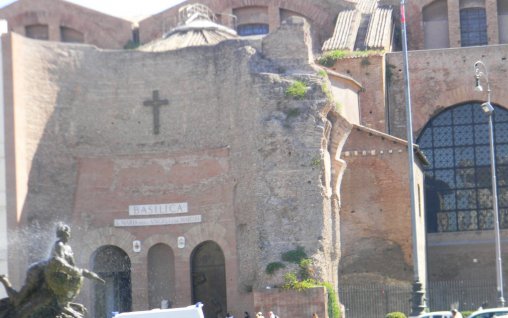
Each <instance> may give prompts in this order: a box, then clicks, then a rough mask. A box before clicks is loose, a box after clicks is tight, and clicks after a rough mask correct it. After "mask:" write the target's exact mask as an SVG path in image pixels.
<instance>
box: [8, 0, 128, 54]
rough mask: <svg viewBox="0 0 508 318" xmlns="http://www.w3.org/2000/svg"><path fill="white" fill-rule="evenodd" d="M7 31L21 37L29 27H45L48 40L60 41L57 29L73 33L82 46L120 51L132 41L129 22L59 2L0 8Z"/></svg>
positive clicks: (24, 0)
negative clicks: (46, 27)
mask: <svg viewBox="0 0 508 318" xmlns="http://www.w3.org/2000/svg"><path fill="white" fill-rule="evenodd" d="M0 19H5V20H7V22H8V27H9V30H10V31H13V32H16V33H19V34H21V35H25V27H26V26H29V25H38V24H40V25H47V26H48V33H49V34H48V35H49V38H48V39H49V40H50V41H58V42H59V41H61V40H62V38H61V34H60V27H68V28H72V29H74V30H77V31H79V32H81V33H83V35H84V43H87V44H92V45H96V46H97V47H100V48H104V49H121V48H123V47H124V46H125V45H126V44H127V42H128V41H129V40H131V39H132V30H131V29H132V22H129V21H126V20H123V19H120V18H116V17H113V16H110V15H107V14H103V13H100V12H97V11H94V10H90V9H88V8H85V7H82V6H79V5H75V4H73V3H70V2H66V1H60V0H19V1H16V2H14V3H12V4H11V5H8V6H6V7H4V8H2V9H0Z"/></svg>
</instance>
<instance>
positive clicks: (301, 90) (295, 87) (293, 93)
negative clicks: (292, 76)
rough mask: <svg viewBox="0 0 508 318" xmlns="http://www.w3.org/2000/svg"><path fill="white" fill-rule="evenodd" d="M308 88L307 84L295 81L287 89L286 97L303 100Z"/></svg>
mask: <svg viewBox="0 0 508 318" xmlns="http://www.w3.org/2000/svg"><path fill="white" fill-rule="evenodd" d="M307 90H308V87H307V85H305V83H303V82H300V81H294V82H293V84H291V85H289V87H288V88H287V89H286V96H290V97H293V98H296V99H302V98H303V97H304V96H305V94H306V93H307Z"/></svg>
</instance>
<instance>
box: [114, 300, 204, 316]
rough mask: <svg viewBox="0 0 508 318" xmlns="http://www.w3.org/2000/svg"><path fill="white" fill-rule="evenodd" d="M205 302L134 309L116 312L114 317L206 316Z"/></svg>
mask: <svg viewBox="0 0 508 318" xmlns="http://www.w3.org/2000/svg"><path fill="white" fill-rule="evenodd" d="M201 307H203V304H201V303H197V304H196V305H192V306H188V307H182V308H172V309H152V310H146V311H133V312H124V313H121V314H116V315H114V316H113V317H114V318H204V315H203V310H202V309H201Z"/></svg>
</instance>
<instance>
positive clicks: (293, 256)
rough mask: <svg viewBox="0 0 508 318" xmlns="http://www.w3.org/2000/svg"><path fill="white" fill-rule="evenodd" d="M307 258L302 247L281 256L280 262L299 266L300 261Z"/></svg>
mask: <svg viewBox="0 0 508 318" xmlns="http://www.w3.org/2000/svg"><path fill="white" fill-rule="evenodd" d="M304 258H307V254H306V253H305V250H304V249H303V246H298V247H297V248H296V249H294V250H291V251H287V252H286V253H283V254H282V260H283V261H284V262H288V263H293V264H300V262H301V260H302V259H304Z"/></svg>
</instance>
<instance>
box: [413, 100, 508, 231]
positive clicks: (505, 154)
mask: <svg viewBox="0 0 508 318" xmlns="http://www.w3.org/2000/svg"><path fill="white" fill-rule="evenodd" d="M493 123H494V137H495V153H496V168H497V169H496V175H497V192H498V205H499V214H500V226H501V227H502V228H508V111H507V110H506V109H504V108H501V107H499V106H495V110H494V113H493ZM489 140H490V139H489V127H488V117H487V115H485V114H484V113H483V112H482V110H481V107H480V104H478V103H467V104H462V105H457V106H455V107H450V108H447V109H446V110H445V111H443V112H441V113H439V114H438V115H437V116H435V117H434V118H432V119H431V120H430V121H429V122H428V123H427V125H426V126H425V127H424V129H423V130H422V132H421V133H420V135H419V137H418V139H417V143H418V144H419V146H420V148H421V150H422V151H423V153H424V154H425V156H426V157H427V159H428V160H429V163H430V164H429V165H428V166H427V167H425V168H424V170H425V209H426V218H427V220H426V221H427V222H426V223H427V232H430V233H432V232H455V231H474V230H488V229H493V228H494V224H493V221H494V218H493V214H492V183H491V173H490V148H489Z"/></svg>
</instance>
